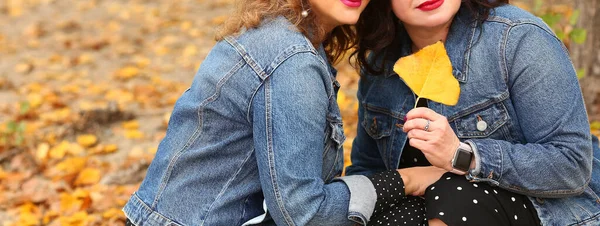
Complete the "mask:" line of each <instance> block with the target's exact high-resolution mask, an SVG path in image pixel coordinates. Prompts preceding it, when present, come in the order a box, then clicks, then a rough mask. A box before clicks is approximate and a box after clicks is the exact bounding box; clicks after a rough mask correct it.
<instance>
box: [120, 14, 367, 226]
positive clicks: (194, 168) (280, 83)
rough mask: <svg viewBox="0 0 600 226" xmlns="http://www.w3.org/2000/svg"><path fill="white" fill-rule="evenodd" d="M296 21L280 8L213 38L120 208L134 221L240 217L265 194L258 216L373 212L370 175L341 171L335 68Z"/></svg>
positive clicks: (322, 218) (254, 211)
mask: <svg viewBox="0 0 600 226" xmlns="http://www.w3.org/2000/svg"><path fill="white" fill-rule="evenodd" d="M294 29H295V28H294V26H293V25H292V24H291V23H289V21H287V20H286V19H284V18H282V17H280V18H277V19H274V20H270V21H269V22H265V23H264V24H263V25H261V26H260V27H259V28H257V29H250V30H247V31H245V32H243V33H242V34H241V35H239V36H237V37H228V38H226V39H225V40H223V41H220V42H218V43H217V44H216V46H215V47H214V48H213V49H212V51H211V52H210V54H209V55H208V56H207V57H206V59H205V60H204V62H203V63H202V66H201V67H200V69H199V71H198V73H197V74H196V76H195V78H194V81H193V83H192V85H191V87H190V88H189V89H188V90H187V91H185V93H183V95H182V96H181V97H180V99H179V100H178V101H177V103H176V104H175V107H174V110H173V114H172V116H171V120H170V122H169V126H168V129H167V134H166V137H165V138H164V139H163V140H162V142H161V143H160V145H159V147H158V152H157V153H156V156H155V157H154V160H153V161H152V164H151V165H150V167H149V169H148V171H147V175H146V178H145V179H144V181H143V182H142V184H141V186H140V188H139V190H138V191H137V192H136V193H135V194H133V195H132V197H131V199H130V200H129V202H128V203H127V204H126V206H125V207H124V212H125V214H126V215H127V217H128V218H129V219H131V221H132V222H133V223H135V224H136V225H209V226H212V225H224V226H230V225H242V224H243V223H244V222H247V221H249V220H250V219H252V218H255V217H257V216H259V215H261V214H263V213H264V210H263V201H264V202H265V203H266V206H267V212H268V215H269V217H267V219H266V220H265V221H264V222H262V225H274V224H277V225H352V224H354V223H356V222H362V223H364V222H366V221H367V219H368V218H369V217H370V215H371V212H372V211H373V208H374V205H375V200H376V194H375V189H374V187H373V185H372V184H371V183H370V181H369V180H368V179H367V178H366V177H364V176H351V177H343V178H336V177H338V176H340V174H341V172H342V168H343V153H342V148H341V147H342V143H343V142H344V140H345V136H344V133H343V128H342V120H341V116H340V111H339V108H338V105H337V102H336V97H337V91H338V88H339V83H338V82H337V81H336V80H335V75H336V72H335V70H334V69H333V68H332V67H331V65H330V64H329V63H328V61H327V58H326V56H325V54H324V51H323V47H320V48H319V49H318V50H317V49H315V48H314V47H313V45H312V44H311V42H310V41H309V40H308V39H307V38H305V37H304V36H303V35H302V34H301V33H299V32H297V31H295V30H294ZM351 194H352V195H351ZM357 196H358V198H357ZM355 221H356V222H355Z"/></svg>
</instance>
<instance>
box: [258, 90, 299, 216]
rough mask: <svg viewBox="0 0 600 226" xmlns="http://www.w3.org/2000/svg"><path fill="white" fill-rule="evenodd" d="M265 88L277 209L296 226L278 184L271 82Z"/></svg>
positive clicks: (269, 154) (269, 149)
mask: <svg viewBox="0 0 600 226" xmlns="http://www.w3.org/2000/svg"><path fill="white" fill-rule="evenodd" d="M264 86H265V88H264V90H265V103H266V104H265V115H266V119H267V122H266V129H267V142H268V144H267V154H268V155H267V156H268V157H267V158H268V162H269V173H270V175H271V186H272V187H273V192H274V193H275V199H276V200H275V201H276V202H277V207H278V208H279V211H281V213H282V215H283V218H284V220H285V221H286V223H287V224H288V225H290V226H293V225H294V222H293V220H292V218H291V216H290V214H289V212H288V211H287V209H286V208H285V204H284V203H283V199H282V197H281V193H280V191H279V184H277V182H278V181H277V170H276V169H275V156H274V153H273V152H274V151H273V125H272V122H271V120H273V117H272V115H271V114H272V109H271V94H270V93H271V92H270V91H271V85H270V81H265V84H264Z"/></svg>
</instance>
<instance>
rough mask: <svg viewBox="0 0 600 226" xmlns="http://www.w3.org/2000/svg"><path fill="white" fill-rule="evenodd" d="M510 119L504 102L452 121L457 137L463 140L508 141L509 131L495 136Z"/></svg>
mask: <svg viewBox="0 0 600 226" xmlns="http://www.w3.org/2000/svg"><path fill="white" fill-rule="evenodd" d="M508 119H509V116H508V112H507V110H506V107H505V106H504V104H503V103H502V102H499V103H494V104H491V105H489V106H487V107H484V108H481V109H479V110H476V111H474V112H471V113H468V114H465V115H462V116H459V117H458V118H456V119H454V120H452V119H451V121H453V124H454V127H455V128H456V131H457V133H456V135H457V136H458V138H461V139H469V138H498V139H500V138H502V139H506V138H508V137H505V135H506V134H508V131H505V132H503V133H498V134H494V133H495V132H496V131H498V130H499V129H500V128H501V127H502V126H503V125H504V124H506V123H507V121H508Z"/></svg>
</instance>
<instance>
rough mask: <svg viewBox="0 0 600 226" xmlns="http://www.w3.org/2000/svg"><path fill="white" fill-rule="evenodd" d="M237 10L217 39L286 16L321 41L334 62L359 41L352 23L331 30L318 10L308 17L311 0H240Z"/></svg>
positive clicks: (317, 43)
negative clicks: (323, 25)
mask: <svg viewBox="0 0 600 226" xmlns="http://www.w3.org/2000/svg"><path fill="white" fill-rule="evenodd" d="M235 5H236V11H235V13H234V14H233V15H232V16H231V17H229V18H228V19H227V21H225V23H224V24H223V26H222V27H221V29H220V31H219V32H218V33H217V36H216V39H217V40H222V39H223V38H224V37H225V36H228V35H237V34H239V33H240V32H241V31H243V30H244V29H251V28H256V27H258V26H259V25H260V23H261V22H262V21H263V20H265V19H274V18H276V17H278V16H284V17H285V18H287V19H288V20H289V21H290V22H291V23H293V24H294V25H296V28H297V29H298V30H299V31H300V32H302V34H304V35H305V36H306V37H308V38H309V39H310V41H311V42H312V44H313V45H315V46H317V45H319V44H320V43H321V42H322V43H323V46H324V48H325V52H326V53H327V58H328V60H329V61H330V62H331V63H335V62H337V61H338V60H339V59H340V58H341V57H342V56H343V55H344V53H345V52H346V51H347V50H349V49H350V48H351V47H353V46H354V45H355V40H356V32H355V31H354V30H353V29H352V28H351V26H349V25H342V26H338V27H336V28H334V29H333V31H331V33H327V32H326V31H325V30H324V29H323V28H322V27H321V26H318V25H320V24H323V23H320V22H319V20H318V18H317V17H316V16H315V14H314V13H309V15H308V16H307V17H306V18H304V17H302V16H301V13H302V10H303V6H304V7H305V8H306V9H308V8H309V6H310V5H309V3H308V1H307V0H237V1H236V3H235Z"/></svg>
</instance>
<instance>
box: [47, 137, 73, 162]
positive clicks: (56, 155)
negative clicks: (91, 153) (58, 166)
mask: <svg viewBox="0 0 600 226" xmlns="http://www.w3.org/2000/svg"><path fill="white" fill-rule="evenodd" d="M69 147H70V144H69V142H67V141H63V142H61V143H60V144H59V145H57V146H55V147H52V149H50V154H49V155H50V158H53V159H62V158H63V157H65V155H66V154H67V151H68V149H69Z"/></svg>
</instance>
